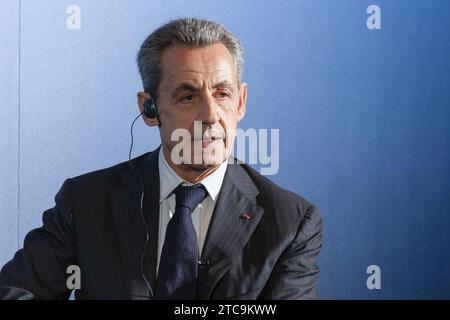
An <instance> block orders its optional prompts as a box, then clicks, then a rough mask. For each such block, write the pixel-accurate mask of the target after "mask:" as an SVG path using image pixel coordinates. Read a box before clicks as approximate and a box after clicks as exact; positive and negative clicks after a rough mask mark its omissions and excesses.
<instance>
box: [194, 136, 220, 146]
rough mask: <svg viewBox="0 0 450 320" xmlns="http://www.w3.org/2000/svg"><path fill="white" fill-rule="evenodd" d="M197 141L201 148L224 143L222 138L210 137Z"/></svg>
mask: <svg viewBox="0 0 450 320" xmlns="http://www.w3.org/2000/svg"><path fill="white" fill-rule="evenodd" d="M199 141H201V142H202V147H203V148H206V147H207V146H209V145H210V144H212V143H216V142H220V141H224V139H223V138H222V137H210V138H206V139H202V140H199Z"/></svg>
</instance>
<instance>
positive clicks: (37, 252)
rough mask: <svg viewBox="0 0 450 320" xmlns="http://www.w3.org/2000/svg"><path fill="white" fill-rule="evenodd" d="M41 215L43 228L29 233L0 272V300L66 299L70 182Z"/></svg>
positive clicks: (71, 250) (70, 262)
mask: <svg viewBox="0 0 450 320" xmlns="http://www.w3.org/2000/svg"><path fill="white" fill-rule="evenodd" d="M55 204H56V205H55V207H53V208H52V209H49V210H46V211H45V212H44V214H43V218H42V222H43V225H42V226H41V227H40V228H37V229H34V230H32V231H30V232H29V233H28V234H27V235H26V237H25V240H24V245H23V249H20V250H19V251H17V253H16V254H15V255H14V258H13V259H12V260H11V261H10V262H8V263H7V264H6V265H5V266H4V267H3V269H2V270H1V272H0V299H27V300H30V299H68V298H69V297H70V290H69V289H68V288H67V284H66V281H67V277H68V276H69V275H68V274H67V273H66V270H67V267H68V266H69V265H73V264H75V246H74V239H73V226H72V213H71V203H70V180H67V181H66V182H65V183H64V184H63V186H62V187H61V189H60V191H59V192H58V193H57V195H56V197H55Z"/></svg>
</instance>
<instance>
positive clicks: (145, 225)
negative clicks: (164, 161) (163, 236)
mask: <svg viewBox="0 0 450 320" xmlns="http://www.w3.org/2000/svg"><path fill="white" fill-rule="evenodd" d="M142 114H143V112H141V113H140V114H139V115H138V116H137V117H136V118H135V119H134V120H133V122H132V124H131V129H130V131H131V132H130V133H131V145H130V152H129V153H128V163H129V165H130V167H131V171H133V174H134V175H135V176H136V178H137V179H138V181H139V183H140V185H141V190H142V193H141V200H140V213H141V219H142V222H143V223H144V227H145V235H146V239H145V247H144V251H143V252H142V256H141V276H142V278H143V279H144V281H145V283H146V285H147V287H148V289H149V290H150V293H151V295H152V296H153V290H152V287H151V285H150V283H149V281H148V279H147V277H146V276H145V273H144V259H145V253H146V252H147V248H148V243H149V239H150V235H149V233H148V227H147V222H145V217H144V197H145V189H144V182H143V181H142V179H141V177H139V175H138V173H137V172H136V170H135V169H134V166H133V163H132V162H131V152H132V151H133V127H134V123H135V122H136V120H137V119H139V117H141V116H142Z"/></svg>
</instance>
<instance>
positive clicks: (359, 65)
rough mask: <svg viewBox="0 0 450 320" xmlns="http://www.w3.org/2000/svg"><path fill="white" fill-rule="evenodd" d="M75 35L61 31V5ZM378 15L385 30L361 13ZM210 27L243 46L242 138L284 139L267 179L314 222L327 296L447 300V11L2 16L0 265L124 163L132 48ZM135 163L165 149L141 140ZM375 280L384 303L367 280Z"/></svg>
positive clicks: (38, 12)
mask: <svg viewBox="0 0 450 320" xmlns="http://www.w3.org/2000/svg"><path fill="white" fill-rule="evenodd" d="M72 4H75V5H78V6H79V7H80V9H81V29H80V30H68V29H67V27H66V20H67V18H68V17H69V14H67V13H66V9H67V8H68V7H69V5H72ZM371 4H376V5H378V6H380V8H381V26H382V29H381V30H369V29H368V28H367V27H366V19H367V18H368V16H369V14H367V13H366V9H367V7H368V6H369V5H371ZM184 16H196V17H202V18H208V19H212V20H216V21H218V22H221V23H223V24H224V25H225V26H227V27H228V28H229V29H230V30H231V31H232V32H233V33H234V34H235V35H237V36H238V37H239V38H240V39H241V41H242V43H243V45H244V48H245V58H246V60H245V72H244V80H245V81H246V82H247V83H248V86H249V89H248V94H249V99H248V105H247V108H248V109H247V115H246V118H245V119H244V120H243V122H241V127H242V128H244V129H245V128H279V129H280V139H281V143H280V170H279V172H278V174H277V175H274V176H271V177H269V178H271V179H272V180H274V181H275V182H276V183H278V184H280V185H282V186H283V187H285V188H288V189H290V190H293V191H294V192H296V193H298V194H301V195H303V196H304V197H306V198H307V199H309V200H310V201H311V202H313V203H314V204H315V205H316V206H318V207H319V208H320V209H321V212H322V215H323V218H324V222H325V239H324V240H325V242H324V247H323V250H322V252H321V256H320V259H319V263H320V267H321V270H322V273H321V278H320V282H319V288H318V291H319V294H320V296H321V297H322V298H325V299H347V298H352V299H360V298H367V299H382V298H383V299H401V298H405V299H417V298H422V299H430V298H438V299H439V298H446V299H450V252H449V251H450V250H449V249H450V192H449V190H450V126H449V121H450V32H449V30H450V2H449V1H447V0H441V1H439V0H434V1H420V0H417V1H413V0H411V1H406V0H403V1H400V0H398V1H381V0H373V1H364V0H345V1H344V0H338V1H337V0H320V1H317V0H314V1H312V0H310V1H280V0H276V1H275V0H274V1H257V0H252V1H246V2H243V1H235V0H232V1H211V0H205V1H196V2H193V1H148V0H133V1H115V0H109V1H105V0H102V1H87V0H71V1H64V0H60V1H55V0H47V1H44V0H39V1H38V0H27V1H19V0H2V1H1V5H0V26H1V27H0V40H1V41H0V75H1V78H0V121H1V125H0V148H1V149H0V151H1V156H0V181H1V182H0V221H1V225H0V243H1V246H0V265H3V264H4V263H6V262H7V261H8V260H9V259H10V258H11V257H12V255H13V254H14V252H15V251H16V250H17V249H18V248H20V247H21V246H22V241H23V238H24V236H25V234H26V233H27V232H28V231H29V230H30V229H32V228H35V227H38V226H39V225H40V224H41V214H42V212H43V211H44V210H45V209H47V208H49V207H52V206H53V203H54V202H53V197H54V195H55V193H56V192H57V191H58V189H59V187H60V186H61V184H62V182H63V181H64V180H65V179H66V178H68V177H71V176H75V175H79V174H82V173H85V172H88V171H92V170H96V169H99V168H103V167H107V166H110V165H113V164H115V163H118V162H122V161H124V160H126V159H127V156H128V148H129V143H130V137H129V126H130V123H131V121H132V120H133V118H134V117H135V116H136V115H137V104H136V92H137V91H139V90H141V82H140V78H139V75H138V72H137V68H136V65H135V56H136V53H137V51H138V49H139V46H140V44H141V42H142V41H143V40H144V39H145V37H146V36H147V35H148V34H149V33H150V32H152V31H153V30H154V29H155V28H156V27H158V26H159V25H161V24H162V23H165V22H167V21H168V20H170V19H173V18H177V17H184ZM135 132H136V137H138V138H137V139H136V145H135V146H136V148H135V149H134V150H135V151H134V155H138V154H141V153H144V152H146V151H149V150H152V149H153V148H155V147H156V146H157V145H158V142H159V135H158V132H157V129H155V128H148V127H146V126H145V125H144V124H143V123H142V121H140V122H139V124H138V125H137V127H136V131H135ZM372 264H375V265H379V266H380V268H381V286H382V287H381V290H369V289H368V288H367V287H366V279H367V277H368V276H369V275H368V274H366V268H367V266H369V265H372Z"/></svg>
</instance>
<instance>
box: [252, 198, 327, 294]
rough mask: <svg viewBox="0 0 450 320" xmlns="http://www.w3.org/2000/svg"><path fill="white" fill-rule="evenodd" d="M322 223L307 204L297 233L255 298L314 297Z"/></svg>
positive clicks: (315, 210)
mask: <svg viewBox="0 0 450 320" xmlns="http://www.w3.org/2000/svg"><path fill="white" fill-rule="evenodd" d="M322 231H323V223H322V219H321V217H320V213H319V210H318V209H317V208H316V207H315V206H313V205H311V206H310V207H309V208H308V210H307V212H306V213H305V215H304V217H303V219H302V221H301V223H300V225H299V227H298V232H297V234H296V236H295V238H294V240H293V242H292V243H291V244H290V245H289V247H288V248H287V249H286V250H285V251H284V252H283V253H282V255H281V257H280V258H279V259H278V261H277V263H276V264H275V267H274V269H273V271H272V274H271V275H270V277H269V280H268V282H267V284H266V286H265V288H264V290H263V291H262V292H261V294H260V296H259V299H280V300H281V299H283V300H287V299H316V298H317V296H316V290H315V287H316V283H317V280H318V277H319V272H320V270H319V267H318V266H317V258H318V255H319V252H320V249H321V247H322Z"/></svg>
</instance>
